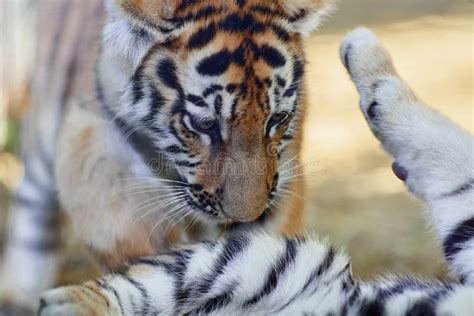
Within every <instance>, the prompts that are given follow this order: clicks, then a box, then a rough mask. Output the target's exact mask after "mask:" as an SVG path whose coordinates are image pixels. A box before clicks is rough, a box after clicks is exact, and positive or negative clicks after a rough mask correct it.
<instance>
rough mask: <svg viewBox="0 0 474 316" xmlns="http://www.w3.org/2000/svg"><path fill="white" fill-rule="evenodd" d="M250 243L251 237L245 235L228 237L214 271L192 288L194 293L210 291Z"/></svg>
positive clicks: (199, 293) (200, 293) (202, 293)
mask: <svg viewBox="0 0 474 316" xmlns="http://www.w3.org/2000/svg"><path fill="white" fill-rule="evenodd" d="M249 244H250V240H249V238H248V237H246V236H243V235H242V236H238V237H233V238H230V239H228V240H227V242H226V244H225V245H224V249H223V250H222V252H221V254H220V255H219V258H217V260H216V263H215V264H214V267H213V268H212V271H211V272H210V273H209V274H208V275H206V276H205V277H203V279H202V282H201V283H199V284H198V285H197V286H196V287H195V288H194V289H192V291H193V293H196V295H199V296H202V295H204V294H207V293H209V292H210V290H211V288H212V286H213V285H214V282H215V281H216V280H217V279H218V277H219V276H220V275H221V274H222V273H223V272H224V270H225V268H226V267H227V265H228V264H229V263H230V262H232V261H233V260H234V259H235V258H236V257H237V256H238V255H240V253H241V252H243V251H244V250H245V249H246V248H247V247H248V246H249Z"/></svg>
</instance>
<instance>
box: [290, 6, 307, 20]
mask: <svg viewBox="0 0 474 316" xmlns="http://www.w3.org/2000/svg"><path fill="white" fill-rule="evenodd" d="M307 15H308V11H306V10H304V9H301V10H300V11H299V12H298V13H297V14H296V15H294V16H292V17H291V18H289V19H288V20H289V21H290V22H292V23H294V22H298V21H299V20H301V19H303V18H305V17H306V16H307Z"/></svg>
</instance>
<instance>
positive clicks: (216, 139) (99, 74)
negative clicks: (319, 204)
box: [55, 0, 332, 270]
mask: <svg viewBox="0 0 474 316" xmlns="http://www.w3.org/2000/svg"><path fill="white" fill-rule="evenodd" d="M105 5H106V9H107V19H106V23H105V27H104V31H103V40H102V47H101V54H100V56H99V58H98V62H97V67H96V68H97V71H96V89H97V106H98V107H99V108H100V112H101V115H97V114H95V113H93V112H90V111H87V110H84V109H83V108H82V107H81V105H80V104H76V105H73V106H71V107H70V110H69V112H68V114H67V115H66V117H65V120H64V123H63V127H62V130H61V133H60V134H61V136H60V139H59V142H58V148H57V156H56V161H55V174H56V179H57V183H58V188H59V198H60V201H61V204H62V206H63V207H64V209H65V210H66V212H67V213H68V214H69V215H70V218H71V219H72V223H73V225H74V226H75V230H76V232H77V234H78V236H79V238H80V240H81V241H82V242H83V243H84V244H85V245H86V247H87V248H88V249H89V250H90V252H91V253H92V254H93V255H94V257H95V258H96V259H97V260H98V262H99V263H100V264H101V265H102V266H103V267H104V268H105V269H107V270H111V269H115V268H117V267H119V266H120V265H121V264H122V263H123V262H126V261H128V260H131V259H135V258H139V257H143V256H147V255H152V254H155V253H157V252H158V251H163V250H165V249H167V248H169V247H170V246H171V245H173V244H176V243H178V242H183V241H184V242H190V241H195V240H201V239H215V238H217V237H218V236H220V235H221V234H222V233H226V234H233V233H235V232H240V231H243V230H264V231H266V232H272V233H278V234H285V235H294V234H298V233H301V232H302V229H303V214H304V205H303V201H302V198H301V196H302V195H303V194H304V188H303V181H302V171H301V168H300V157H299V152H300V147H301V142H302V136H303V135H302V128H301V125H302V123H303V121H304V115H305V106H306V100H305V93H304V82H303V74H304V68H305V57H304V52H303V47H302V41H303V38H304V37H305V36H307V35H308V34H310V33H311V32H312V31H313V30H315V29H316V27H317V26H318V25H319V23H320V20H321V18H322V17H324V16H325V15H327V14H328V13H330V12H331V9H332V6H331V4H330V2H329V1H268V0H260V1H257V0H255V1H220V0H213V1H184V0H183V1H152V0H148V1H133V0H107V1H105ZM296 192H297V194H295V193H296Z"/></svg>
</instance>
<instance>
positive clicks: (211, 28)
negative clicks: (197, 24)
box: [188, 23, 217, 49]
mask: <svg viewBox="0 0 474 316" xmlns="http://www.w3.org/2000/svg"><path fill="white" fill-rule="evenodd" d="M216 33H217V29H216V25H215V24H214V23H211V24H210V25H208V26H207V27H205V28H201V29H199V30H198V31H197V32H196V33H194V34H193V35H191V37H190V38H189V41H188V49H195V48H202V47H204V46H206V45H207V44H209V43H210V42H211V41H212V40H213V39H214V37H215V36H216Z"/></svg>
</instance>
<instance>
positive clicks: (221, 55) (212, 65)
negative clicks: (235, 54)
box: [197, 49, 232, 76]
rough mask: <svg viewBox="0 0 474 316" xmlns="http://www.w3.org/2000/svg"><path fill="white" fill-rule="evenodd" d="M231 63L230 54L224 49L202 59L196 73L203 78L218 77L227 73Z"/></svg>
mask: <svg viewBox="0 0 474 316" xmlns="http://www.w3.org/2000/svg"><path fill="white" fill-rule="evenodd" d="M231 62H232V54H231V53H230V52H229V51H228V50H226V49H225V50H222V51H220V52H218V53H215V54H213V55H211V56H209V57H206V58H204V59H203V60H202V61H201V62H200V63H199V65H198V66H197V71H198V72H199V73H200V74H201V75H205V76H219V75H222V74H223V73H224V72H225V71H227V69H228V68H229V66H230V64H231Z"/></svg>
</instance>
